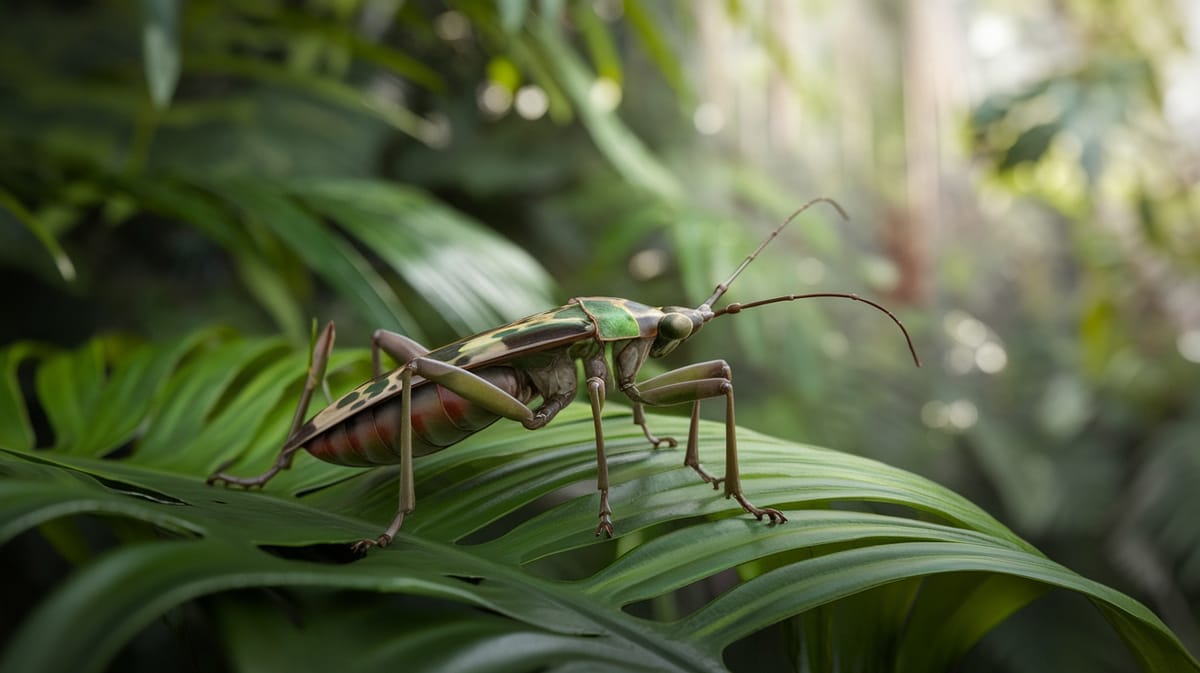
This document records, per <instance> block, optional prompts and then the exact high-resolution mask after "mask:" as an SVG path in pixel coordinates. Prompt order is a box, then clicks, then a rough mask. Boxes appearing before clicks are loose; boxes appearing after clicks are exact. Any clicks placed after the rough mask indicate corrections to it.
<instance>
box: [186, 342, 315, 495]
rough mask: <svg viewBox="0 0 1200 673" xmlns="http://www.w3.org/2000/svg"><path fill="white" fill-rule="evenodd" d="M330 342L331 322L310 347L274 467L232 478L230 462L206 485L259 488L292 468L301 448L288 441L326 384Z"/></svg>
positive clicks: (208, 480)
mask: <svg viewBox="0 0 1200 673" xmlns="http://www.w3.org/2000/svg"><path fill="white" fill-rule="evenodd" d="M333 339H334V330H333V322H332V321H331V322H330V323H329V324H327V325H325V329H323V330H321V334H320V336H318V337H317V342H316V344H315V345H314V346H313V353H312V362H311V363H310V364H309V366H308V377H307V378H306V379H305V381H304V391H303V392H302V393H300V403H299V404H297V405H296V413H295V414H294V415H293V416H292V426H291V428H290V429H289V430H288V434H287V441H285V442H284V445H283V449H281V450H280V452H279V456H278V457H277V458H276V459H275V464H274V465H272V466H271V468H270V469H269V470H267V471H266V472H263V473H262V474H260V475H258V476H257V477H234V476H232V475H228V474H225V472H224V469H225V468H227V467H229V465H230V464H231V463H233V461H232V460H230V461H228V462H226V463H225V464H223V465H221V466H220V467H218V468H217V471H216V472H213V473H212V474H211V475H209V477H208V479H207V480H206V481H207V482H208V484H209V485H210V486H211V485H213V484H217V483H222V484H234V485H236V486H245V487H246V488H251V487H253V486H262V485H263V484H266V483H267V482H268V481H270V480H271V478H272V477H274V476H275V475H276V474H279V472H280V471H282V470H286V469H288V468H289V467H291V466H292V458H293V457H294V456H295V455H296V452H297V451H299V450H300V448H301V447H300V446H290V444H291V441H290V440H291V439H292V437H295V436H296V432H297V431H299V430H300V426H301V425H302V424H303V423H304V415H305V414H307V413H308V404H309V402H311V401H312V396H313V391H314V390H316V389H317V386H318V385H320V384H321V382H322V381H324V380H325V366H326V365H327V364H329V354H330V352H332V351H333Z"/></svg>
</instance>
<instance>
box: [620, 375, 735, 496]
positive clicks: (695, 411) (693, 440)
mask: <svg viewBox="0 0 1200 673" xmlns="http://www.w3.org/2000/svg"><path fill="white" fill-rule="evenodd" d="M732 377H733V374H732V373H731V372H730V371H729V365H727V364H725V361H724V360H712V361H710V362H700V363H697V364H693V365H687V366H686V367H680V368H679V369H673V370H671V371H669V372H666V373H664V374H661V375H659V376H655V377H653V378H649V379H646V380H645V381H643V382H641V383H640V384H635V385H633V386H631V387H628V388H627V389H626V391H625V394H626V395H628V394H629V391H631V390H634V391H637V394H638V395H642V396H650V397H653V396H655V394H656V393H655V392H654V391H656V390H659V389H662V388H666V387H667V386H672V385H678V384H681V383H688V382H695V381H697V380H704V379H722V380H725V381H728V380H730V379H731V378H732ZM684 391H685V392H686V388H685V389H684ZM658 394H659V395H661V394H662V393H658ZM689 399H690V401H691V402H692V422H691V426H690V428H689V430H688V443H687V451H686V453H685V454H684V458H683V464H684V465H686V466H688V467H690V468H692V469H693V470H695V471H696V474H698V475H700V478H701V479H703V480H704V483H706V484H712V487H713V488H714V489H716V488H719V487H720V485H721V482H722V481H724V479H722V478H719V477H714V476H712V475H711V474H709V473H708V472H706V471H705V470H704V468H703V467H701V466H700V453H699V448H698V445H699V442H698V441H697V436H698V433H699V429H700V400H699V399H698V398H695V397H692V398H688V397H686V395H685V397H683V398H682V399H680V400H678V401H676V402H666V403H664V402H649V403H650V404H657V405H662V404H679V403H682V402H687V401H689ZM641 406H642V405H641V403H640V402H634V418H635V419H636V418H637V411H638V409H640V408H641ZM643 418H644V416H643ZM634 422H636V420H635V421H634Z"/></svg>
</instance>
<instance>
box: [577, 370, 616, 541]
mask: <svg viewBox="0 0 1200 673" xmlns="http://www.w3.org/2000/svg"><path fill="white" fill-rule="evenodd" d="M583 368H584V374H586V375H587V377H588V378H587V391H588V400H589V401H590V402H591V403H592V424H593V425H594V426H595V429H596V489H597V490H599V491H600V515H599V516H600V523H599V525H597V526H596V537H600V533H604V535H605V537H612V536H613V524H612V508H611V507H610V506H609V504H608V456H607V454H605V452H604V426H603V424H602V423H601V422H600V419H601V416H602V415H603V413H604V397H605V375H606V374H607V373H608V366H607V365H606V364H605V363H604V357H603V355H601V356H600V357H598V358H592V359H590V360H585V361H584V363H583Z"/></svg>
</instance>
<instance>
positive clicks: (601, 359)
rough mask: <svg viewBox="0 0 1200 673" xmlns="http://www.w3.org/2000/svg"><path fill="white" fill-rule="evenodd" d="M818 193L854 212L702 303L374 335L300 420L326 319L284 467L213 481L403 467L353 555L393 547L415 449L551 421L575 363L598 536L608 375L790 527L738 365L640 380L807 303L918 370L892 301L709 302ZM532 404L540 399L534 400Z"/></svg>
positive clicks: (637, 417)
mask: <svg viewBox="0 0 1200 673" xmlns="http://www.w3.org/2000/svg"><path fill="white" fill-rule="evenodd" d="M819 201H825V202H828V203H830V204H831V205H833V206H834V207H835V208H837V210H838V212H839V213H841V214H842V216H843V217H845V214H844V213H843V212H842V210H841V208H840V207H839V206H838V205H837V204H836V203H834V202H833V201H830V200H828V199H815V200H813V201H810V202H809V203H807V204H805V205H804V206H803V207H802V208H800V209H799V210H797V211H796V212H795V213H793V214H792V215H791V217H788V218H787V219H786V220H784V222H783V223H782V224H780V225H779V226H778V227H776V228H775V230H774V231H772V232H771V234H770V236H768V237H767V238H766V239H765V240H764V241H763V242H762V243H761V244H759V246H758V248H757V249H755V251H754V252H753V253H751V254H750V255H749V256H747V257H746V259H745V260H743V261H742V263H741V264H740V265H739V266H738V268H737V269H736V270H735V271H734V272H733V274H732V275H731V276H730V277H729V279H728V280H726V281H725V282H723V283H721V284H719V285H717V287H716V289H715V291H714V292H713V294H712V296H711V297H709V298H708V300H706V301H705V302H704V303H702V304H700V305H699V306H698V307H696V308H688V307H682V306H667V307H652V306H646V305H644V304H639V303H637V302H634V301H630V300H628V299H619V298H615V297H576V298H574V299H571V300H570V301H569V302H567V304H566V305H564V306H560V307H558V308H555V309H551V310H549V311H546V312H544V313H539V314H536V315H532V316H529V317H527V318H523V319H521V320H518V321H516V322H514V323H511V324H508V325H504V326H503V327H497V328H496V329H493V330H490V331H487V332H483V333H480V334H476V335H473V336H469V337H466V338H464V339H460V340H459V341H456V342H454V343H452V344H449V345H446V346H442V347H441V348H437V349H434V350H430V349H428V348H425V347H424V346H422V345H420V344H418V343H416V342H415V341H413V340H411V339H409V338H408V337H405V336H403V335H401V334H396V333H394V332H388V331H386V330H378V331H376V332H375V334H374V337H373V339H372V344H371V346H372V349H371V352H372V363H373V367H374V376H373V378H372V379H371V380H370V381H367V382H366V383H363V384H362V385H360V386H358V387H357V388H355V389H354V390H352V391H350V392H349V393H346V394H345V395H343V396H342V397H341V398H340V399H338V400H336V401H335V402H334V403H333V404H331V405H329V406H328V407H326V408H325V409H324V410H322V411H321V412H320V413H318V414H316V415H315V416H313V417H312V418H311V419H309V420H308V421H307V422H304V416H305V414H306V413H307V411H308V404H309V401H310V400H311V398H312V394H313V391H314V390H315V389H316V387H317V386H318V385H320V383H321V382H322V380H323V379H324V376H325V367H326V363H327V362H328V359H329V353H330V351H331V350H332V348H333V340H334V328H333V323H329V324H328V325H326V327H325V329H324V330H322V332H321V334H320V335H319V337H318V338H317V340H316V344H315V346H314V349H313V357H312V363H311V364H310V366H309V371H308V378H307V380H306V382H305V386H304V391H303V393H302V394H301V398H300V403H299V405H298V406H297V408H296V414H295V416H294V417H293V419H292V425H291V429H290V430H289V432H288V436H287V441H286V442H285V443H284V445H283V448H282V449H281V450H280V452H279V457H278V458H277V459H276V461H275V463H274V465H272V466H271V468H270V469H268V470H267V471H266V472H264V473H263V474H261V475H259V476H257V477H235V476H231V475H228V474H226V473H224V472H222V471H218V472H216V473H214V474H213V475H212V476H210V477H209V478H208V483H210V484H214V483H218V482H219V483H225V484H233V485H238V486H245V487H253V486H262V485H263V484H265V483H267V482H268V481H270V479H271V478H272V477H274V476H275V475H276V474H278V473H279V472H280V471H281V470H284V469H287V468H288V467H289V466H291V463H292V458H293V457H294V456H295V454H296V452H297V451H299V450H300V449H302V448H303V449H306V450H307V451H308V452H309V453H311V454H312V455H314V456H316V457H317V458H320V459H321V460H324V461H327V462H331V463H336V464H339V465H350V466H359V467H368V466H374V465H393V464H397V463H399V465H400V504H399V507H398V509H397V512H396V516H395V517H394V518H393V519H392V522H391V524H390V525H389V526H388V527H387V530H385V531H384V532H383V533H382V534H381V535H379V536H378V537H377V538H375V539H367V540H361V541H359V542H358V543H356V544H355V545H354V549H355V550H356V551H358V552H365V551H366V550H367V549H369V548H370V547H372V546H375V545H379V546H384V545H387V544H388V543H390V542H391V541H392V538H393V537H395V535H396V532H397V531H398V530H400V526H401V525H402V524H403V523H404V517H405V515H406V514H407V513H409V512H411V511H412V510H413V508H414V506H415V504H416V494H415V491H414V487H413V469H412V468H413V459H414V458H415V457H417V456H423V455H427V454H430V453H434V452H437V451H441V450H442V449H445V448H447V447H450V446H452V445H454V444H456V443H458V442H460V441H462V440H463V439H465V438H467V437H468V436H470V435H472V434H474V433H476V432H478V431H480V430H482V429H483V428H485V427H487V426H489V425H491V424H492V423H494V422H495V421H497V420H499V419H500V418H507V419H510V420H514V421H519V422H520V423H521V424H522V425H524V426H525V427H526V428H529V429H530V430H535V429H537V428H540V427H542V426H544V425H546V424H547V423H549V422H550V421H551V420H553V419H554V417H555V415H556V414H558V412H559V411H561V410H562V409H563V408H564V407H566V406H567V405H568V404H570V403H571V401H572V400H574V398H575V394H576V391H577V389H578V385H579V383H578V380H577V378H578V377H577V374H576V366H575V361H577V360H578V361H581V362H582V363H583V372H584V376H585V385H586V387H587V393H588V400H589V401H590V403H591V407H592V417H593V420H594V423H595V431H596V468H597V472H598V477H597V488H598V489H599V491H600V510H599V523H598V524H597V526H596V531H595V534H596V535H597V536H599V535H600V534H601V533H603V534H605V535H607V536H609V537H611V536H612V533H613V523H612V509H611V508H610V507H609V502H608V463H607V459H606V456H605V451H604V433H603V430H602V427H601V423H600V419H601V412H602V410H603V407H604V400H605V395H606V391H607V389H608V387H609V384H610V383H612V384H613V385H615V387H616V388H617V389H618V390H620V391H621V392H622V393H623V394H624V395H625V396H626V397H627V398H629V400H630V401H631V402H632V403H633V420H634V423H636V424H637V425H639V426H640V427H641V428H642V431H643V433H644V434H645V435H646V439H647V440H648V441H649V442H650V443H651V444H652V445H653V446H654V447H656V448H657V447H658V446H659V445H661V444H667V445H669V446H675V445H676V441H675V440H674V439H672V438H669V437H664V438H659V437H655V436H654V435H653V434H651V432H650V430H649V428H647V427H646V418H645V414H644V411H643V407H645V406H666V405H673V404H684V403H688V402H690V403H691V404H692V419H691V426H690V429H689V431H688V442H687V449H686V451H685V453H684V459H683V463H684V465H686V466H688V467H690V468H692V469H693V470H695V471H696V473H697V474H698V475H699V476H700V479H701V480H703V481H704V482H705V483H709V484H712V486H713V488H720V487H721V485H722V484H724V488H725V497H727V498H733V499H735V500H737V502H738V503H739V504H740V505H741V506H742V508H743V509H744V510H746V511H747V512H749V513H750V514H753V515H754V516H755V518H757V519H760V520H761V519H763V517H766V518H767V520H768V521H770V522H772V523H783V522H785V521H787V518H786V517H784V515H783V514H782V513H781V512H780V511H779V510H776V509H773V508H770V507H757V506H755V505H754V504H752V503H751V502H750V501H749V500H747V499H746V496H745V494H744V493H743V492H742V484H741V478H740V477H739V474H738V458H737V434H736V426H735V421H734V405H733V384H732V374H731V371H730V368H729V365H728V364H727V363H726V362H725V361H724V360H712V361H710V362H701V363H697V364H691V365H686V366H683V367H680V368H678V369H674V370H671V371H669V372H666V373H665V374H661V375H659V376H656V377H653V378H651V379H647V380H645V381H640V382H639V381H638V380H637V374H638V372H639V371H640V370H641V367H642V364H643V363H645V361H646V359H647V358H651V357H655V358H656V357H662V356H664V355H667V354H668V353H670V352H671V351H673V350H674V349H675V347H676V346H678V345H679V344H680V343H682V342H683V341H685V340H687V339H688V338H689V337H691V336H692V335H693V334H695V333H696V332H697V331H698V330H699V329H700V328H701V327H703V326H704V324H705V323H707V322H709V321H710V320H712V319H713V318H715V317H717V316H720V315H726V314H733V313H738V312H740V311H742V310H745V309H748V308H753V307H755V306H761V305H764V304H770V303H775V302H781V301H793V300H796V299H805V298H811V297H841V298H847V299H854V300H857V301H861V302H864V303H866V304H869V305H871V306H873V307H875V308H877V309H879V310H880V311H883V312H884V313H886V314H887V315H888V316H889V317H890V318H891V319H892V320H893V321H894V322H895V323H896V324H897V325H898V326H899V327H900V329H901V331H902V332H903V333H904V337H905V339H906V340H907V341H908V346H909V350H910V351H912V355H913V360H914V361H916V362H917V364H918V366H919V365H920V362H919V361H918V360H917V355H916V351H915V350H914V349H913V345H912V340H911V339H910V338H909V336H908V332H907V330H905V329H904V325H903V324H901V323H900V321H899V320H898V319H897V318H896V317H895V316H894V315H892V313H891V312H890V311H888V310H887V309H885V308H883V307H882V306H880V305H879V304H876V303H875V302H873V301H870V300H868V299H863V298H861V297H858V296H857V295H853V294H847V293H839V292H827V293H810V294H798V295H783V296H779V297H774V298H771V299H765V300H761V301H756V302H750V303H746V304H729V305H728V306H726V307H724V308H722V309H720V310H716V311H714V310H713V308H712V307H713V304H715V303H716V302H717V300H719V299H720V298H721V296H722V295H724V294H725V291H726V290H727V289H728V288H729V285H730V283H732V282H733V280H734V279H736V278H737V276H738V275H739V274H740V273H741V272H742V271H743V270H744V269H745V268H746V267H747V266H748V265H749V264H750V262H752V261H753V260H754V258H755V257H757V256H758V254H759V253H760V252H761V251H762V250H763V248H765V247H766V245H767V244H768V243H769V242H770V241H771V240H772V239H773V238H775V236H776V235H778V233H779V232H780V231H781V230H782V229H783V227H784V226H786V225H787V224H788V223H789V222H791V221H792V219H794V218H795V217H796V215H799V214H800V213H801V212H803V211H804V210H805V209H807V208H808V207H809V206H811V205H812V204H813V203H816V202H819ZM381 351H382V352H384V353H387V354H388V355H389V356H391V357H392V358H393V359H395V360H396V361H397V362H399V363H401V364H400V366H399V367H398V368H396V369H394V370H392V371H390V372H386V373H385V372H383V368H382V363H381V358H380V352H381ZM713 397H724V398H725V475H724V476H723V477H714V476H712V475H710V474H709V473H707V472H706V471H705V470H704V468H703V467H701V465H700V459H699V452H698V446H697V435H698V428H699V410H700V401H701V400H704V399H708V398H713ZM535 399H537V400H540V402H539V403H538V405H537V406H536V407H530V406H529V405H530V402H532V401H533V400H535Z"/></svg>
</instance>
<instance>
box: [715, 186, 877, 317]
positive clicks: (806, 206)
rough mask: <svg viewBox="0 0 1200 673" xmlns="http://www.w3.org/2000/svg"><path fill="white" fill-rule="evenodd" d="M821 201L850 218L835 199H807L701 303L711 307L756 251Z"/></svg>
mask: <svg viewBox="0 0 1200 673" xmlns="http://www.w3.org/2000/svg"><path fill="white" fill-rule="evenodd" d="M821 202H825V203H828V204H829V205H831V206H833V207H834V209H836V210H837V211H838V214H839V215H841V216H842V219H843V220H847V221H848V220H849V219H850V218H849V217H847V216H846V211H844V210H842V207H841V206H840V205H839V204H838V202H837V201H834V200H833V199H829V198H826V197H824V196H820V197H817V198H815V199H813V200H812V201H809V202H808V203H806V204H804V205H803V206H800V208H798V209H797V210H796V212H794V213H792V214H791V215H788V218H787V219H786V220H784V221H783V224H781V225H779V226H778V227H775V231H772V232H771V235H770V236H767V237H766V239H764V240H763V242H762V243H759V244H758V247H757V248H755V249H754V252H752V253H750V256H749V257H747V258H746V259H744V260H742V263H741V264H739V265H738V268H737V269H736V270H735V271H734V272H733V275H732V276H730V277H729V278H728V279H727V280H726V281H725V282H724V283H721V284H719V285H717V288H716V290H715V291H713V294H712V296H711V297H709V298H708V300H707V301H705V302H704V304H703V305H704V306H708V307H710V308H711V307H712V305H713V304H715V303H716V302H717V300H718V299H720V298H721V295H723V294H725V291H726V290H728V289H729V285H730V284H731V283H733V281H734V279H736V278H737V277H738V276H739V275H741V273H742V271H743V270H744V269H745V268H746V267H747V266H749V265H750V262H753V261H754V258H755V257H758V253H760V252H762V251H763V248H765V247H767V244H768V243H770V242H771V241H772V240H773V239H774V238H775V237H776V236H778V235H779V232H781V231H783V228H784V227H786V226H787V225H788V224H789V223H790V222H791V221H792V220H794V219H796V217H797V216H798V215H799V214H800V213H803V212H804V211H806V210H808V209H809V207H810V206H812V205H814V204H817V203H821ZM745 306H749V304H746V305H745ZM889 315H890V314H889Z"/></svg>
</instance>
